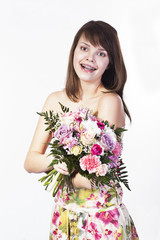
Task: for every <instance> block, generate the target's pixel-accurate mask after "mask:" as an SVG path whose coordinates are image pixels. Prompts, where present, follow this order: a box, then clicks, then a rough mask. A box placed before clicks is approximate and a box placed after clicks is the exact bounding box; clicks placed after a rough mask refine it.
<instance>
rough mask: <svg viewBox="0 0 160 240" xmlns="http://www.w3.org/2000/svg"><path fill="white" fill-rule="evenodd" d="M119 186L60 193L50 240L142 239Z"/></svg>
mask: <svg viewBox="0 0 160 240" xmlns="http://www.w3.org/2000/svg"><path fill="white" fill-rule="evenodd" d="M122 195H123V192H122V188H121V186H120V185H119V184H118V183H117V184H115V183H112V187H111V186H107V185H105V186H102V185H101V187H100V188H97V189H94V190H93V191H92V190H88V189H78V188H76V189H74V190H73V189H72V190H71V191H70V192H69V193H67V192H66V190H64V189H63V192H62V191H61V189H60V190H59V191H58V193H57V195H56V197H55V199H54V201H55V203H54V207H53V212H52V219H51V227H50V237H49V239H50V240H61V239H62V240H73V239H75V240H99V239H102V240H105V239H106V240H139V238H138V235H137V232H136V229H135V226H134V223H133V220H132V218H131V216H130V215H129V213H128V211H127V209H126V207H125V205H124V204H123V203H122Z"/></svg>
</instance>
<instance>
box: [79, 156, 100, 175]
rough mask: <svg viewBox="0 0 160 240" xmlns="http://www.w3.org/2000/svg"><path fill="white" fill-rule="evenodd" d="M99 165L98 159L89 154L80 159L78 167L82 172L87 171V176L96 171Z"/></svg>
mask: <svg viewBox="0 0 160 240" xmlns="http://www.w3.org/2000/svg"><path fill="white" fill-rule="evenodd" d="M100 164H101V161H100V159H99V157H97V156H95V155H92V154H89V155H87V156H84V157H82V158H81V159H80V167H81V169H82V170H83V171H85V170H88V172H89V174H90V173H94V172H96V171H97V168H98V166H99V165H100Z"/></svg>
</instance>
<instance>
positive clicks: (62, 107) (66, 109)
mask: <svg viewBox="0 0 160 240" xmlns="http://www.w3.org/2000/svg"><path fill="white" fill-rule="evenodd" d="M58 103H59V105H60V106H61V109H62V112H64V113H65V112H69V108H68V107H65V106H64V105H62V103H60V102H58Z"/></svg>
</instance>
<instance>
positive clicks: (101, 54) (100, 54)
mask: <svg viewBox="0 0 160 240" xmlns="http://www.w3.org/2000/svg"><path fill="white" fill-rule="evenodd" d="M98 55H99V56H101V57H105V56H106V55H105V53H103V52H100V53H98Z"/></svg>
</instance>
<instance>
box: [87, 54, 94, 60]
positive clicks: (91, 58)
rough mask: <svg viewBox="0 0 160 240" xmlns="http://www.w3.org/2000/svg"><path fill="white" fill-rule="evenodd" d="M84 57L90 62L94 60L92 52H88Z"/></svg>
mask: <svg viewBox="0 0 160 240" xmlns="http://www.w3.org/2000/svg"><path fill="white" fill-rule="evenodd" d="M86 59H87V60H88V61H90V62H94V54H93V53H92V52H88V54H87V58H86Z"/></svg>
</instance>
